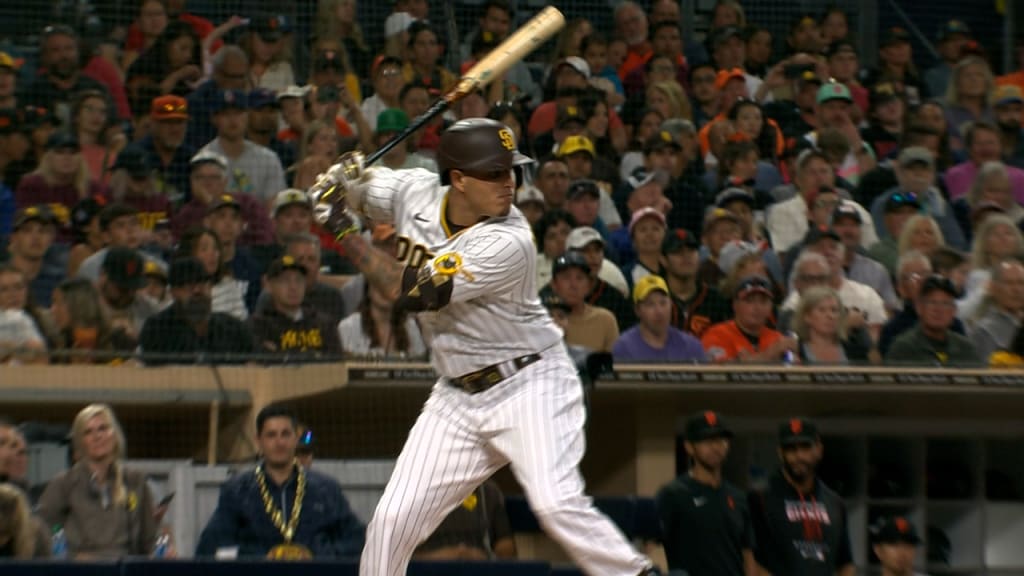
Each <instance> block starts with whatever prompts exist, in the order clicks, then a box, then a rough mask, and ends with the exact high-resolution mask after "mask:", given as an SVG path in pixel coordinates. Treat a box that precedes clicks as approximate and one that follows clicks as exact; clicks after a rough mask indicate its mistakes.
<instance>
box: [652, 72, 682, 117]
mask: <svg viewBox="0 0 1024 576" xmlns="http://www.w3.org/2000/svg"><path fill="white" fill-rule="evenodd" d="M647 107H648V108H652V109H654V110H657V111H659V112H661V113H662V115H663V116H665V118H666V119H669V118H685V119H686V120H693V107H692V106H691V105H690V99H689V98H687V97H686V92H684V91H683V87H682V86H680V85H679V82H676V81H674V80H669V81H665V82H655V83H653V84H651V85H650V86H648V87H647Z"/></svg>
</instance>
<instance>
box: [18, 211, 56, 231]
mask: <svg viewBox="0 0 1024 576" xmlns="http://www.w3.org/2000/svg"><path fill="white" fill-rule="evenodd" d="M29 222H41V223H43V224H54V225H56V224H57V217H56V216H55V215H54V214H53V210H50V207H49V206H47V205H46V204H37V205H35V206H26V207H25V208H22V209H21V210H19V211H18V213H17V214H16V215H15V216H14V224H13V229H14V231H17V230H18V229H19V228H21V227H22V226H24V225H25V224H28V223H29Z"/></svg>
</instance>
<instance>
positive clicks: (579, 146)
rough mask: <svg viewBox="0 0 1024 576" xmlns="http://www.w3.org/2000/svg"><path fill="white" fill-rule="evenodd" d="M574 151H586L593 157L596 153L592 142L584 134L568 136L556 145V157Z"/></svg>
mask: <svg viewBox="0 0 1024 576" xmlns="http://www.w3.org/2000/svg"><path fill="white" fill-rule="evenodd" d="M576 152H586V153H588V154H590V157H591V158H593V157H594V156H595V155H596V150H595V149H594V143H593V142H591V141H590V138H587V137H586V136H569V137H568V138H566V139H565V142H562V145H561V146H559V147H558V157H559V158H562V157H564V156H568V155H570V154H573V153H576Z"/></svg>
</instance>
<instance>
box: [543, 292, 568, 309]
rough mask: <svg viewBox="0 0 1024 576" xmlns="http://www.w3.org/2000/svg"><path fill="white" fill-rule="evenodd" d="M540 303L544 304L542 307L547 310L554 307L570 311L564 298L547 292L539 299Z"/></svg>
mask: <svg viewBox="0 0 1024 576" xmlns="http://www.w3.org/2000/svg"><path fill="white" fill-rule="evenodd" d="M541 303H542V304H544V307H545V308H547V309H549V310H550V309H552V308H555V309H558V310H561V311H563V312H565V313H569V312H572V309H571V308H570V307H569V305H568V304H566V303H565V300H562V299H561V298H559V297H558V296H556V295H555V294H548V295H546V296H544V298H543V300H542V301H541Z"/></svg>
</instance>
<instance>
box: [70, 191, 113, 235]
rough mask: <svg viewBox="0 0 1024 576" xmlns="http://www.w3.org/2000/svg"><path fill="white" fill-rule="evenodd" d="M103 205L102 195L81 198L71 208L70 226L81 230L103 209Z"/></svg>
mask: <svg viewBox="0 0 1024 576" xmlns="http://www.w3.org/2000/svg"><path fill="white" fill-rule="evenodd" d="M104 206H105V203H104V200H103V198H102V197H90V198H83V199H81V200H79V201H78V203H77V204H75V206H74V208H72V209H71V227H72V228H74V229H76V230H81V229H83V228H85V227H86V226H88V225H89V223H90V222H92V219H93V218H95V217H96V216H98V215H99V214H100V212H102V211H103V207H104Z"/></svg>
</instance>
